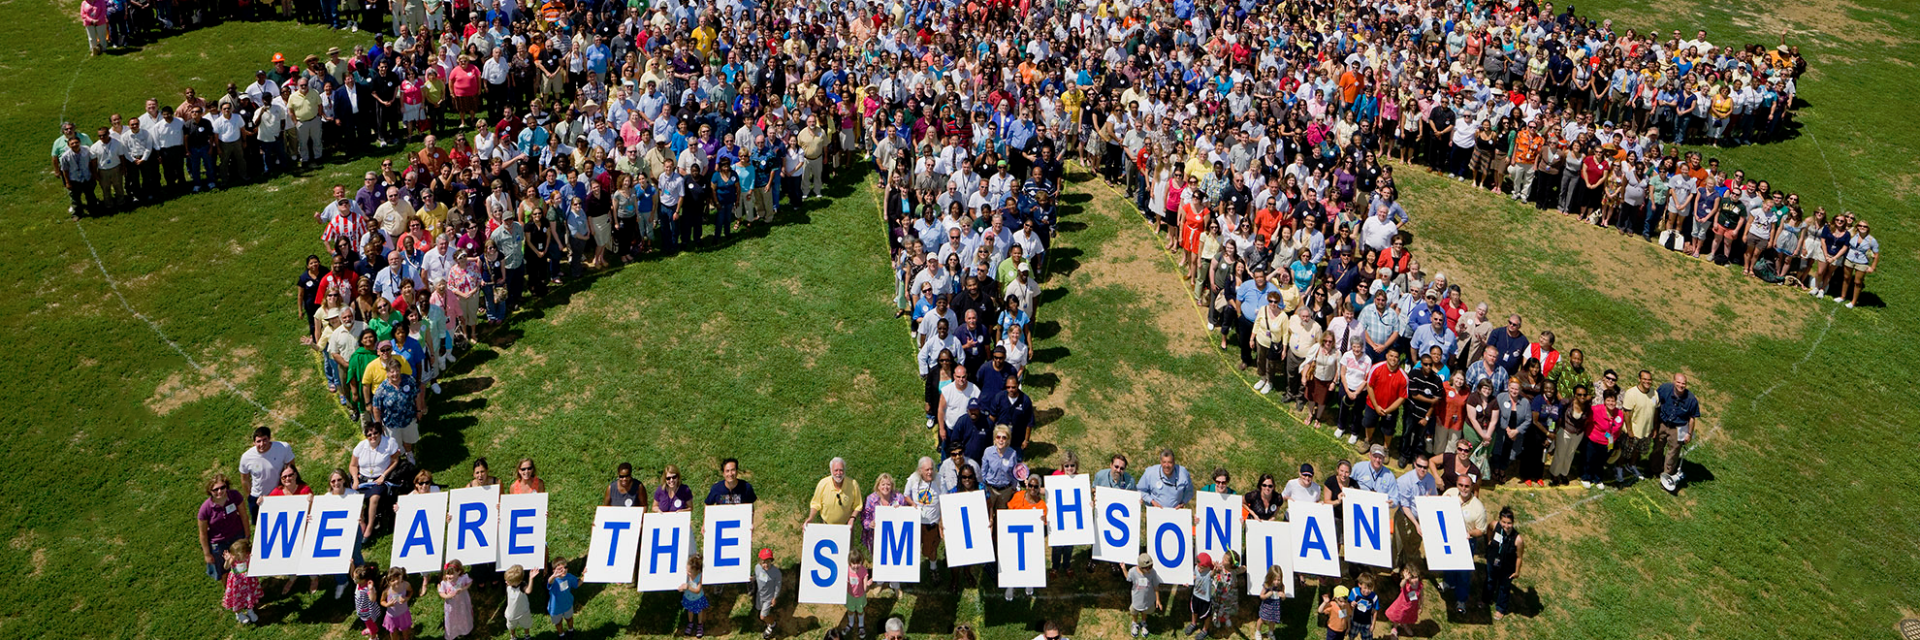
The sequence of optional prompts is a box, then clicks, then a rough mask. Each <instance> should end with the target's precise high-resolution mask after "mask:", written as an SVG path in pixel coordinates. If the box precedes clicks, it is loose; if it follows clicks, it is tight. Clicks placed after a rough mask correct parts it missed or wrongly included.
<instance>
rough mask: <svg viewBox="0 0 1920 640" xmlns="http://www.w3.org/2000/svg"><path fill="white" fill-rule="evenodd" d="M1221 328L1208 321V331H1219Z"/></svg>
mask: <svg viewBox="0 0 1920 640" xmlns="http://www.w3.org/2000/svg"><path fill="white" fill-rule="evenodd" d="M1219 329H1220V327H1216V326H1213V323H1211V322H1209V323H1207V330H1208V331H1217V330H1219Z"/></svg>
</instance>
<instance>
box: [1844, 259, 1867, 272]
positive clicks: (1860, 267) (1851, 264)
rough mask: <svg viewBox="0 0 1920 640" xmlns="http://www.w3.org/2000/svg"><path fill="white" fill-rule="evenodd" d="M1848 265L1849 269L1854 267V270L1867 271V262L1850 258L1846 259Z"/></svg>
mask: <svg viewBox="0 0 1920 640" xmlns="http://www.w3.org/2000/svg"><path fill="white" fill-rule="evenodd" d="M1846 265H1847V268H1848V269H1852V270H1854V271H1858V272H1861V273H1866V272H1867V263H1865V262H1854V261H1852V260H1848V261H1846Z"/></svg>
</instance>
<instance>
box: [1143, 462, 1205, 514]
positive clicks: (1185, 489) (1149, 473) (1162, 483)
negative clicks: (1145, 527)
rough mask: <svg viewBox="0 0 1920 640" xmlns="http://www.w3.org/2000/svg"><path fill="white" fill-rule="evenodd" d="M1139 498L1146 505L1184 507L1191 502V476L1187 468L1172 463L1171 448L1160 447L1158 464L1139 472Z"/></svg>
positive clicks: (1166, 507) (1168, 507)
mask: <svg viewBox="0 0 1920 640" xmlns="http://www.w3.org/2000/svg"><path fill="white" fill-rule="evenodd" d="M1139 487H1140V498H1141V500H1142V501H1144V502H1145V503H1146V504H1147V505H1148V506H1154V507H1159V508H1162V509H1185V508H1187V503H1190V502H1193V476H1191V475H1189V474H1188V473H1187V468H1186V467H1183V466H1180V465H1178V464H1174V459H1173V449H1172V448H1170V447H1162V448H1161V449H1160V464H1159V465H1158V466H1152V467H1147V470H1146V472H1145V473H1142V474H1140V485H1139Z"/></svg>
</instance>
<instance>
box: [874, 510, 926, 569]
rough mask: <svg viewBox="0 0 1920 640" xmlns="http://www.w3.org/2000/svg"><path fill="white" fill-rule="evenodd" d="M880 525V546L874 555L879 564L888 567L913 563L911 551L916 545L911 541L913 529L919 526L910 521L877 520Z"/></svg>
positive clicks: (912, 551)
mask: <svg viewBox="0 0 1920 640" xmlns="http://www.w3.org/2000/svg"><path fill="white" fill-rule="evenodd" d="M875 524H878V525H879V526H880V548H879V549H876V550H875V551H876V553H874V557H875V559H876V560H878V561H879V563H880V564H884V565H887V566H890V567H904V566H907V565H909V564H913V553H914V552H915V550H916V548H917V545H915V544H914V543H913V535H914V533H913V530H914V529H917V528H919V527H917V526H915V525H914V523H913V522H911V521H900V522H877V523H875Z"/></svg>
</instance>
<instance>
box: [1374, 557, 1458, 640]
mask: <svg viewBox="0 0 1920 640" xmlns="http://www.w3.org/2000/svg"><path fill="white" fill-rule="evenodd" d="M1420 588H1421V584H1420V567H1417V566H1414V565H1407V566H1406V568H1404V569H1401V570H1400V596H1399V597H1397V598H1394V599H1393V605H1392V606H1389V607H1387V622H1389V623H1392V624H1393V629H1391V630H1389V631H1388V632H1387V633H1389V634H1391V635H1392V637H1393V638H1394V640H1399V639H1400V634H1402V633H1408V634H1410V633H1413V625H1414V624H1415V623H1418V622H1420ZM1460 595H1461V596H1462V597H1465V596H1466V594H1464V593H1463V594H1460Z"/></svg>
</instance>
